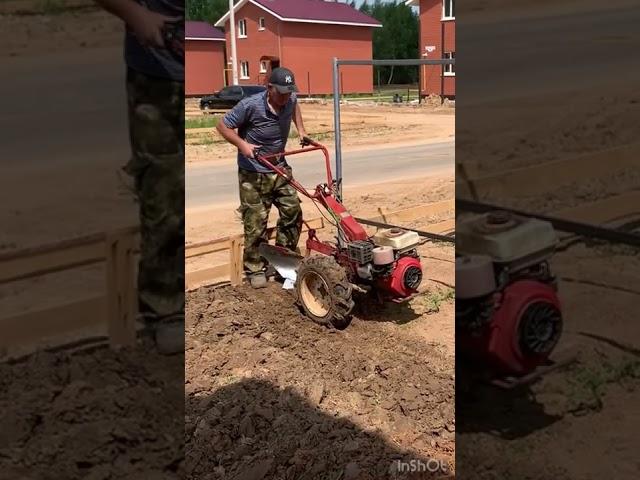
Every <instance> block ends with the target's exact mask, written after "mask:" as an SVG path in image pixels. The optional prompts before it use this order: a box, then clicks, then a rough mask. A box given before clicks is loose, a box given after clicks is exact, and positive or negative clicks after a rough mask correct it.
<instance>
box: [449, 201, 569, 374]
mask: <svg viewBox="0 0 640 480" xmlns="http://www.w3.org/2000/svg"><path fill="white" fill-rule="evenodd" d="M556 243H557V236H556V234H555V231H554V229H553V227H552V226H551V224H549V223H548V222H543V221H540V220H537V219H530V218H524V217H519V216H516V215H511V214H510V213H508V212H491V213H488V214H484V215H479V216H472V217H469V218H466V219H458V220H457V221H456V348H457V349H461V350H460V351H461V352H462V353H464V354H470V355H473V356H474V357H480V358H481V359H483V360H484V361H485V362H486V363H487V364H488V365H489V366H490V367H492V368H493V369H494V370H495V371H496V372H497V373H500V374H505V375H524V374H527V373H529V372H531V371H532V370H534V369H535V368H536V367H537V366H539V365H541V364H543V363H544V362H545V361H546V360H547V358H548V357H549V355H550V354H551V352H552V351H553V349H554V348H555V346H556V344H557V343H558V340H559V338H560V335H561V333H562V314H561V308H560V301H559V299H558V296H557V288H556V282H555V278H554V276H553V275H552V273H551V271H550V268H549V259H550V258H551V256H552V255H553V253H554V251H555V246H556Z"/></svg>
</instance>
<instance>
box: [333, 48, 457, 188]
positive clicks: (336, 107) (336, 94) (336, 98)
mask: <svg viewBox="0 0 640 480" xmlns="http://www.w3.org/2000/svg"><path fill="white" fill-rule="evenodd" d="M455 63H456V62H455V60H454V59H449V60H442V59H440V60H412V59H403V60H338V59H337V58H336V57H333V124H334V130H335V135H336V169H335V172H336V182H337V183H338V191H337V196H338V198H339V199H340V200H342V148H341V134H340V74H339V67H340V65H373V66H387V65H396V66H413V65H455Z"/></svg>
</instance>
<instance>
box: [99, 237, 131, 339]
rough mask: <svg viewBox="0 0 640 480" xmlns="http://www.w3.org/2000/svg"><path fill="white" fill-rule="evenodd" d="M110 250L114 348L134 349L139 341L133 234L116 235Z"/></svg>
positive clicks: (109, 297)
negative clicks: (136, 316) (137, 340)
mask: <svg viewBox="0 0 640 480" xmlns="http://www.w3.org/2000/svg"><path fill="white" fill-rule="evenodd" d="M106 249H107V268H106V270H107V310H108V319H109V329H108V330H109V339H110V343H111V346H113V347H130V346H133V345H134V344H135V341H136V328H135V322H136V318H135V314H136V295H135V294H134V292H135V285H134V274H135V268H134V259H133V257H134V251H133V250H134V245H133V242H132V240H131V237H130V236H129V235H119V234H115V235H114V236H110V237H108V238H107V244H106Z"/></svg>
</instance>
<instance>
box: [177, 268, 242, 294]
mask: <svg viewBox="0 0 640 480" xmlns="http://www.w3.org/2000/svg"><path fill="white" fill-rule="evenodd" d="M230 267H231V265H230V264H228V263H225V264H224V265H217V266H215V267H210V268H204V269H202V270H196V271H194V272H187V275H186V284H187V290H192V289H193V288H194V287H196V286H200V285H202V284H204V283H207V282H212V281H215V280H218V279H228V278H229V275H230V272H231V268H230Z"/></svg>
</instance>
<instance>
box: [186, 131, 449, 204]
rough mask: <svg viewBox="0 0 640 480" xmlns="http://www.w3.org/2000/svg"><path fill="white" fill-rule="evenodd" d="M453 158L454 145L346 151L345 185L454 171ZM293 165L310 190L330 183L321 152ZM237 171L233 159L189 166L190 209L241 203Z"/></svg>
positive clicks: (294, 160) (299, 157)
mask: <svg viewBox="0 0 640 480" xmlns="http://www.w3.org/2000/svg"><path fill="white" fill-rule="evenodd" d="M329 153H330V157H331V158H332V162H331V167H332V170H333V175H334V178H336V175H335V161H334V160H333V155H332V152H329ZM453 156H454V143H453V142H445V143H432V144H426V145H415V146H409V147H392V148H373V149H367V150H358V151H351V152H345V153H344V155H343V158H342V162H343V163H342V172H343V182H344V184H345V185H347V184H348V185H350V186H358V185H366V184H372V183H378V182H379V181H380V180H381V179H385V181H389V182H392V181H397V180H401V179H405V178H416V177H424V176H428V175H429V174H437V173H439V172H442V171H444V170H448V171H451V169H452V166H453V162H454V160H453ZM289 164H290V165H292V166H293V168H294V175H295V177H296V179H297V180H298V181H299V182H300V183H301V184H302V185H304V186H306V187H307V188H309V189H313V188H315V185H317V184H318V183H323V182H326V181H327V177H326V169H325V164H324V156H323V155H322V153H320V152H312V153H308V154H304V155H297V156H293V157H291V158H290V159H289ZM237 171H238V167H237V164H236V162H235V161H233V160H231V161H230V162H228V163H227V162H225V163H224V164H220V163H215V164H212V165H209V164H195V165H193V166H189V167H188V168H187V170H186V177H185V188H186V192H185V200H186V207H187V209H190V208H194V207H203V206H206V205H214V204H218V205H219V204H224V203H231V202H235V201H237V199H238V174H237Z"/></svg>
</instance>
